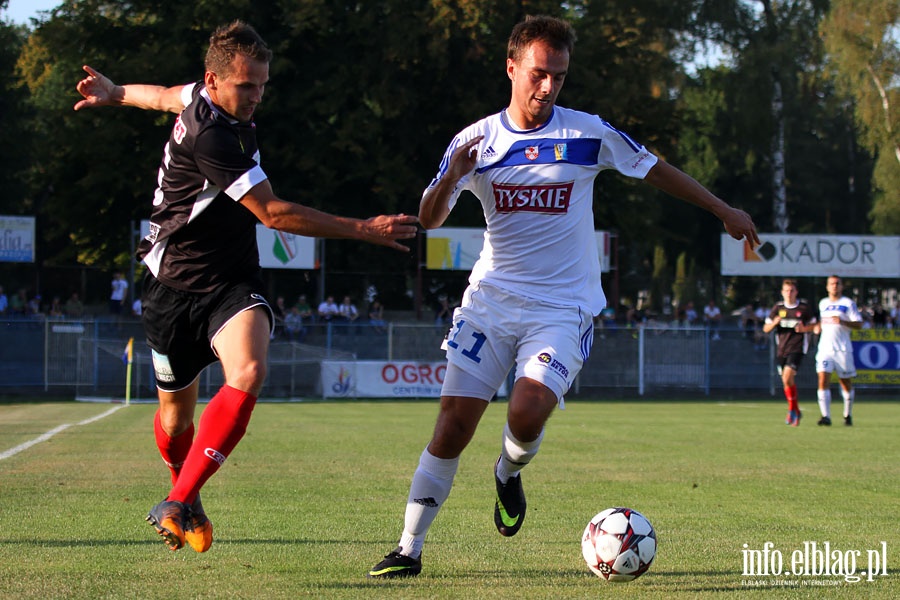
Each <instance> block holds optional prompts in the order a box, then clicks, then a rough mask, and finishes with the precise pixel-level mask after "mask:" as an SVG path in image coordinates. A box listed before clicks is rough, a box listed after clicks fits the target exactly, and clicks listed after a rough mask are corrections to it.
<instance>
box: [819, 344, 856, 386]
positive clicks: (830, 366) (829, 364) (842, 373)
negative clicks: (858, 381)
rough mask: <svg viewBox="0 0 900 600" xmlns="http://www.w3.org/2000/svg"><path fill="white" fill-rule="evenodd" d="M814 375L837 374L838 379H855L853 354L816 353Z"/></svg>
mask: <svg viewBox="0 0 900 600" xmlns="http://www.w3.org/2000/svg"><path fill="white" fill-rule="evenodd" d="M816 373H837V376H838V379H852V378H853V377H856V364H855V363H854V362H853V352H836V351H833V350H832V351H829V352H818V353H817V354H816Z"/></svg>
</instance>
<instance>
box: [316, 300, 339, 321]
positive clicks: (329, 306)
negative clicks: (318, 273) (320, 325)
mask: <svg viewBox="0 0 900 600" xmlns="http://www.w3.org/2000/svg"><path fill="white" fill-rule="evenodd" d="M317 313H318V316H319V320H320V321H324V322H326V323H328V322H329V321H331V320H333V319H334V318H335V317H336V316H337V315H338V305H337V304H335V303H334V296H327V297H326V298H325V300H323V301H322V302H321V303H320V304H319V310H318V311H317Z"/></svg>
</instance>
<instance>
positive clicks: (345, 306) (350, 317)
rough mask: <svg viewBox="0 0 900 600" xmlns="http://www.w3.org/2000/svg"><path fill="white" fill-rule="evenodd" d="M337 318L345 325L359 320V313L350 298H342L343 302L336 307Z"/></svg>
mask: <svg viewBox="0 0 900 600" xmlns="http://www.w3.org/2000/svg"><path fill="white" fill-rule="evenodd" d="M338 317H340V319H341V321H344V322H345V323H353V322H354V321H356V320H357V319H358V318H359V311H358V310H357V309H356V305H355V304H353V301H352V300H351V299H350V296H344V300H343V301H342V302H341V303H340V305H338Z"/></svg>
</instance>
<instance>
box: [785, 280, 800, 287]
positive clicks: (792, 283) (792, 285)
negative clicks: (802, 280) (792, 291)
mask: <svg viewBox="0 0 900 600" xmlns="http://www.w3.org/2000/svg"><path fill="white" fill-rule="evenodd" d="M786 285H789V286H791V287H797V280H796V279H783V280H782V281H781V287H784V286H786Z"/></svg>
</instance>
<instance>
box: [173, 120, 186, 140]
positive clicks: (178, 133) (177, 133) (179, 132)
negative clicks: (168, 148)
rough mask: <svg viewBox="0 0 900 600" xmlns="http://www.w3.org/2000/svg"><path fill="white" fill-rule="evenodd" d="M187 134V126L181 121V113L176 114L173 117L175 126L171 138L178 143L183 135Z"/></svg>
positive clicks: (182, 138)
mask: <svg viewBox="0 0 900 600" xmlns="http://www.w3.org/2000/svg"><path fill="white" fill-rule="evenodd" d="M186 135H187V127H185V126H184V123H182V121H181V115H178V116H177V117H176V118H175V127H174V128H173V129H172V139H174V140H175V143H176V144H180V143H181V142H182V141H184V136H186Z"/></svg>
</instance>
